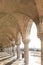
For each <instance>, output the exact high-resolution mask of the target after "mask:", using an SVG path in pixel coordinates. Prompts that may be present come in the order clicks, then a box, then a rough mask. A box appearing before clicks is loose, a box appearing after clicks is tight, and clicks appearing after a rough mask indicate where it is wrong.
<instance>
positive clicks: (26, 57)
mask: <svg viewBox="0 0 43 65" xmlns="http://www.w3.org/2000/svg"><path fill="white" fill-rule="evenodd" d="M23 42H24V63H25V65H29V49H28V43H29V40H24V41H23Z"/></svg>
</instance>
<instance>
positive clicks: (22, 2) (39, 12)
mask: <svg viewBox="0 0 43 65" xmlns="http://www.w3.org/2000/svg"><path fill="white" fill-rule="evenodd" d="M42 16H43V0H0V45H3V46H4V45H5V46H7V45H9V43H10V41H11V40H12V39H13V38H14V39H15V40H17V36H18V32H20V33H21V35H24V34H25V32H26V28H27V25H28V22H29V21H30V19H32V20H33V21H34V22H35V23H36V24H37V23H39V22H40V17H42ZM29 25H30V23H29Z"/></svg>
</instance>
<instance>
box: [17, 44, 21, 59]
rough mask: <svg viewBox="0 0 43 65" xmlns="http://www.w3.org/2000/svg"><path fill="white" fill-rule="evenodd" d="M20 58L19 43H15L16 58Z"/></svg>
mask: <svg viewBox="0 0 43 65" xmlns="http://www.w3.org/2000/svg"><path fill="white" fill-rule="evenodd" d="M19 58H20V44H17V59H19Z"/></svg>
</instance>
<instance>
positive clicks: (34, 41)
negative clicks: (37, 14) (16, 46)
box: [20, 22, 41, 49]
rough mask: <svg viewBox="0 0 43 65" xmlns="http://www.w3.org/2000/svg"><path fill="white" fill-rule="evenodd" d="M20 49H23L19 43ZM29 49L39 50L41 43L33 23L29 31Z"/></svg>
mask: <svg viewBox="0 0 43 65" xmlns="http://www.w3.org/2000/svg"><path fill="white" fill-rule="evenodd" d="M20 48H24V45H23V42H22V41H21V45H20ZM29 48H38V49H41V41H40V39H39V38H38V37H37V27H36V25H35V23H34V22H33V24H32V27H31V31H30V43H29Z"/></svg>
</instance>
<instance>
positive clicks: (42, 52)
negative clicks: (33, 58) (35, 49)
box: [38, 33, 43, 65]
mask: <svg viewBox="0 0 43 65" xmlns="http://www.w3.org/2000/svg"><path fill="white" fill-rule="evenodd" d="M38 37H39V38H40V40H41V65H43V33H40V34H38Z"/></svg>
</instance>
